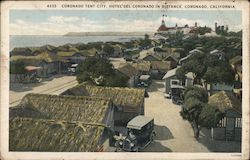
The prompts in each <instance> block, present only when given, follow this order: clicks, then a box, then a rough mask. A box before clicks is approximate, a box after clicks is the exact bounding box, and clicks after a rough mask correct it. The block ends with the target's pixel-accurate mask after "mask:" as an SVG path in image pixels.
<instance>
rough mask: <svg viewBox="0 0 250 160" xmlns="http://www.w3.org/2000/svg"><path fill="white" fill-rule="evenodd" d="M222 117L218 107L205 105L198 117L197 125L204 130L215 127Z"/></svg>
mask: <svg viewBox="0 0 250 160" xmlns="http://www.w3.org/2000/svg"><path fill="white" fill-rule="evenodd" d="M222 117H223V114H222V113H221V112H220V110H219V109H218V107H216V106H211V105H209V104H205V106H204V107H203V109H202V111H201V113H200V115H199V123H200V125H201V126H203V127H206V128H211V127H216V125H217V124H218V122H219V121H220V120H221V118H222Z"/></svg>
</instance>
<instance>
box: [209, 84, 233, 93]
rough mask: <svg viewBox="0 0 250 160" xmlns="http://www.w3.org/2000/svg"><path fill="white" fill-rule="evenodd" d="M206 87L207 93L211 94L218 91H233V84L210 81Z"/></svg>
mask: <svg viewBox="0 0 250 160" xmlns="http://www.w3.org/2000/svg"><path fill="white" fill-rule="evenodd" d="M206 88H207V92H208V93H209V95H213V94H215V93H217V92H220V91H225V92H233V90H234V85H229V84H225V83H212V84H207V87H206Z"/></svg>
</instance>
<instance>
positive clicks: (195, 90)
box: [184, 86, 208, 103]
mask: <svg viewBox="0 0 250 160" xmlns="http://www.w3.org/2000/svg"><path fill="white" fill-rule="evenodd" d="M184 98H185V100H188V99H189V98H196V99H198V100H199V101H201V102H204V103H207V102H208V94H207V92H206V90H204V89H203V88H202V87H198V86H193V87H189V88H187V89H186V90H185V92H184Z"/></svg>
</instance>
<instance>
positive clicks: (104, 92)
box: [62, 84, 145, 107]
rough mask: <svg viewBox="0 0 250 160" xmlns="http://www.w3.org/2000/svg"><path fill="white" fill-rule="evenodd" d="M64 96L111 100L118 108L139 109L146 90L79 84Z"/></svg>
mask: <svg viewBox="0 0 250 160" xmlns="http://www.w3.org/2000/svg"><path fill="white" fill-rule="evenodd" d="M62 94H63V95H75V96H92V97H100V98H110V99H111V100H112V102H113V103H114V104H115V105H117V106H130V107H139V106H141V103H142V102H143V100H144V94H145V90H144V89H139V88H127V87H103V86H94V85H86V84H79V85H77V86H75V87H73V88H71V89H68V90H66V91H65V92H63V93H62Z"/></svg>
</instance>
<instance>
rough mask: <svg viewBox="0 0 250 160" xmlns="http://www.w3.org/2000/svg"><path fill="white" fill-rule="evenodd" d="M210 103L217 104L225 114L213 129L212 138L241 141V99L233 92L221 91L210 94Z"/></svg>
mask: <svg viewBox="0 0 250 160" xmlns="http://www.w3.org/2000/svg"><path fill="white" fill-rule="evenodd" d="M208 103H209V104H210V105H212V106H217V107H218V108H219V110H220V111H221V112H222V113H223V115H224V117H223V118H222V119H221V120H220V122H219V123H218V124H217V126H216V127H213V128H212V129H211V135H212V138H213V139H214V140H235V141H241V135H242V106H241V101H240V100H239V99H237V98H236V97H235V96H234V95H233V93H228V92H225V91H221V92H218V93H216V94H214V95H212V96H210V97H209V102H208Z"/></svg>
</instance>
